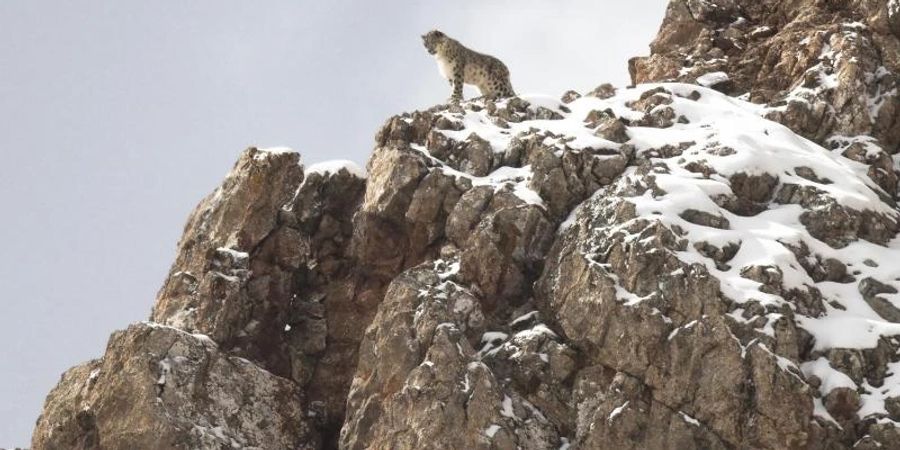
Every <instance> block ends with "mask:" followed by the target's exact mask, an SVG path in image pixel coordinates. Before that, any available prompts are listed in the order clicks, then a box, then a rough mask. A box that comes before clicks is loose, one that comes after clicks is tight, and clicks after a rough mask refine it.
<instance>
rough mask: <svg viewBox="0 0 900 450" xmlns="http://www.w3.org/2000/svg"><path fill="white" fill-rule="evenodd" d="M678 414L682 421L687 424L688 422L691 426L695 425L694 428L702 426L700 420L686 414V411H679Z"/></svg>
mask: <svg viewBox="0 0 900 450" xmlns="http://www.w3.org/2000/svg"><path fill="white" fill-rule="evenodd" d="M678 414H679V415H680V416H681V418H682V419H684V421H685V422H687V423H689V424H691V425H694V426H698V427H699V426H700V421H699V420H697V419H695V418H693V417H691V416H689V415H687V414H685V413H684V411H678Z"/></svg>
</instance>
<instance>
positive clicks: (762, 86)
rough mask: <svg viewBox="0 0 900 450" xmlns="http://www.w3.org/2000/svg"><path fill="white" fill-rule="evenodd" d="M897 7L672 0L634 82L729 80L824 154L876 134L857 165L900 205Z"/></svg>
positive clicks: (635, 62)
mask: <svg viewBox="0 0 900 450" xmlns="http://www.w3.org/2000/svg"><path fill="white" fill-rule="evenodd" d="M889 5H892V4H891V3H890V2H886V1H864V0H853V1H845V2H817V1H796V2H790V3H779V2H775V1H770V0H764V1H758V2H750V1H734V2H715V3H712V2H700V1H696V2H695V1H687V0H673V1H671V2H670V3H669V6H668V9H667V11H666V16H665V19H664V20H663V24H662V26H661V28H660V31H659V34H658V35H657V37H656V39H655V40H654V42H653V43H652V44H651V46H650V49H651V55H650V56H648V57H637V58H633V59H632V60H631V61H629V70H630V72H631V78H632V82H634V83H646V82H649V81H663V80H666V81H669V80H678V81H685V82H691V81H693V80H695V79H697V78H698V77H700V76H702V75H704V74H710V73H727V75H728V82H729V84H730V86H729V88H728V89H727V90H726V92H727V93H730V94H744V95H746V97H747V98H749V100H751V101H753V102H757V103H767V104H769V105H771V106H770V107H769V109H768V111H769V112H768V117H770V118H772V119H773V120H776V121H779V122H781V123H784V124H785V125H787V126H789V127H790V128H791V129H793V130H794V131H795V132H797V133H798V134H801V135H803V136H805V137H807V138H810V139H812V140H815V141H816V142H818V143H820V144H822V145H823V146H824V145H826V144H827V143H828V142H830V141H833V140H844V141H848V137H850V139H849V142H853V141H854V140H855V138H854V137H857V136H865V135H867V136H868V137H867V138H866V139H867V140H868V144H867V146H870V147H872V150H868V151H867V152H866V153H868V155H867V156H865V157H861V156H859V155H858V153H857V151H856V150H851V151H849V152H847V153H848V156H849V157H851V158H853V159H856V160H861V161H862V162H864V163H865V164H868V165H870V166H871V167H872V169H871V173H870V174H869V175H870V177H871V178H872V180H874V181H875V182H876V183H878V185H879V186H881V187H882V188H883V189H885V191H886V192H887V193H888V195H890V196H894V195H896V194H897V175H896V173H895V171H896V169H895V168H894V167H893V164H891V163H890V161H888V160H889V159H890V158H889V155H890V154H894V153H897V152H898V151H900V120H898V117H900V114H898V111H900V96H898V90H897V89H898V77H897V75H896V74H897V72H898V70H900V56H898V55H900V39H898V37H897V34H896V25H897V23H898V20H897V19H896V18H897V17H898V16H900V14H897V13H893V14H891V13H890V11H888V10H889V8H890V6H889ZM892 27H893V28H892ZM841 151H844V150H843V149H841ZM878 153H880V154H882V155H884V156H877V157H876V156H874V155H875V154H878Z"/></svg>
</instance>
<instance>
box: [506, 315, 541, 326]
mask: <svg viewBox="0 0 900 450" xmlns="http://www.w3.org/2000/svg"><path fill="white" fill-rule="evenodd" d="M537 315H538V312H537V311H531V312H529V313H526V314H522V315H521V316H519V317H516V318H515V319H513V321H512V322H510V323H509V326H511V327H514V326H516V325H518V324H520V323H522V322H525V321H526V320H531V319H533V318H534V317H537Z"/></svg>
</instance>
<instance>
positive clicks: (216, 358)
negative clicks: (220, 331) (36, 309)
mask: <svg viewBox="0 0 900 450" xmlns="http://www.w3.org/2000/svg"><path fill="white" fill-rule="evenodd" d="M306 411H307V410H306V405H305V403H304V399H303V392H302V391H301V390H300V389H298V386H297V385H296V384H294V383H292V382H291V381H289V380H286V379H284V378H280V377H277V376H275V375H272V374H271V373H269V372H267V371H265V370H263V369H262V368H260V367H258V366H257V365H255V364H253V363H251V362H249V361H247V360H245V359H242V358H237V357H232V356H228V355H227V354H225V353H223V352H222V351H221V350H220V349H219V348H218V347H217V346H216V344H215V343H213V342H212V340H210V339H209V338H208V337H206V336H203V335H191V334H188V333H186V332H184V331H180V330H177V329H174V328H170V327H165V326H160V325H156V324H152V323H148V324H136V325H132V326H130V327H129V328H128V329H127V330H124V331H118V332H116V333H114V334H113V335H112V337H111V338H110V340H109V344H108V346H107V348H106V354H104V355H103V357H102V358H101V359H99V360H94V361H90V362H87V363H85V364H82V365H80V366H76V367H74V368H72V369H70V370H69V371H68V372H66V373H65V374H63V376H62V379H61V380H60V383H59V385H58V386H57V387H56V388H55V389H54V390H53V392H51V394H50V396H49V397H48V399H47V404H46V405H45V406H44V411H43V413H42V414H41V417H40V419H39V420H38V423H37V425H36V427H35V432H34V438H33V441H32V448H37V449H45V448H46V449H98V448H109V449H126V448H141V449H185V450H187V449H210V450H212V449H220V448H235V447H240V448H256V449H264V448H265V449H285V450H286V449H301V448H304V449H306V448H309V449H314V448H319V446H320V445H321V442H320V440H319V437H318V436H317V434H316V432H315V430H314V428H313V426H312V425H311V424H310V423H309V422H308V418H307V413H306Z"/></svg>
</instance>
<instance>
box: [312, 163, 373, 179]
mask: <svg viewBox="0 0 900 450" xmlns="http://www.w3.org/2000/svg"><path fill="white" fill-rule="evenodd" d="M341 170H346V171H347V172H348V173H349V174H350V175H353V176H355V177H357V178H363V179H365V178H366V177H367V176H368V174H367V173H366V170H365V169H363V168H362V167H360V166H359V164H356V163H355V162H353V161H349V160H346V159H335V160H331V161H323V162H320V163H316V164H313V165H310V166H309V167H307V168H306V170H305V171H304V174H306V176H309V175H310V174H313V173H317V174H319V175H322V176H328V175H336V174H338V173H339V172H340V171H341Z"/></svg>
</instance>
